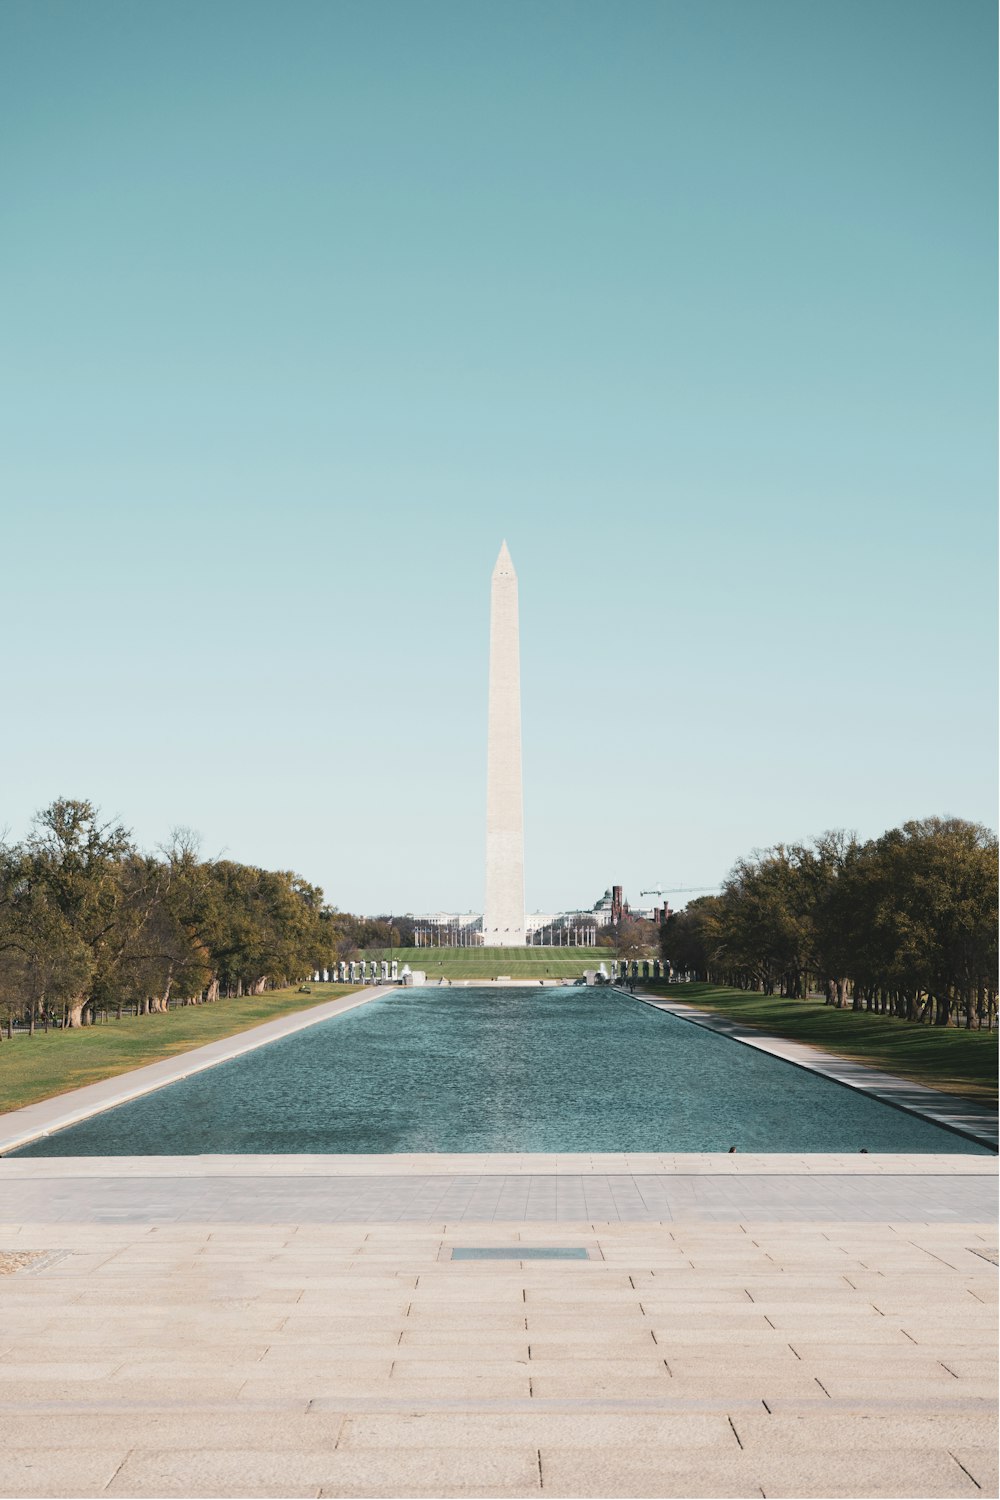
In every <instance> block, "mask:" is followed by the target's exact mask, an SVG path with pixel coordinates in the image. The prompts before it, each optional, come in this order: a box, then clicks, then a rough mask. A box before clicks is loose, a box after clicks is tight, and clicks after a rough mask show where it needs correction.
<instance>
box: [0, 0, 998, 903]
mask: <svg viewBox="0 0 1000 1500" xmlns="http://www.w3.org/2000/svg"><path fill="white" fill-rule="evenodd" d="M995 25H996V23H995V15H994V7H993V4H992V3H991V0H963V3H961V4H958V5H956V4H953V3H950V0H939V3H926V0H826V3H817V0H683V3H679V0H655V3H647V0H627V3H624V4H622V3H619V0H615V3H611V0H602V3H595V0H573V3H564V0H488V3H484V0H453V3H443V0H401V3H395V0H359V3H355V0H322V3H313V0H282V3H280V4H279V3H277V0H269V3H260V0H208V3H205V0H197V3H188V0H169V3H164V0H143V3H141V4H135V3H133V0H56V3H53V0H6V3H5V4H4V5H3V7H2V9H0V133H2V139H3V152H2V162H0V201H2V203H3V232H2V235H0V264H2V276H3V286H4V291H3V297H4V309H3V334H2V356H0V357H2V361H3V368H2V377H0V428H2V431H0V455H2V456H0V464H2V495H3V499H2V502H0V503H2V506H3V512H4V515H3V530H2V533H0V534H2V537H3V549H2V551H3V563H2V566H3V593H4V602H5V618H6V641H7V645H6V649H5V651H4V653H3V666H2V672H3V679H4V681H3V689H2V700H0V701H2V703H3V707H4V709H5V710H6V713H5V718H6V729H5V732H4V734H3V737H2V741H0V785H2V787H3V797H2V804H3V805H2V809H0V823H5V824H7V825H8V827H9V830H10V832H11V834H13V835H15V836H20V835H21V834H22V833H23V832H24V831H25V830H26V827H27V824H28V820H29V818H30V816H31V813H32V812H33V811H34V810H35V809H37V808H38V807H40V806H42V805H44V804H45V803H47V802H49V801H50V800H51V799H52V798H53V797H55V796H57V795H71V796H81V797H90V798H92V799H94V800H96V801H97V802H98V803H99V804H100V805H101V806H102V807H103V808H104V809H105V810H106V811H107V812H108V813H113V814H117V815H119V816H121V817H122V818H123V819H124V820H125V821H126V822H128V823H129V824H130V825H131V826H132V827H134V829H135V830H136V834H137V836H138V837H139V839H140V840H141V841H142V842H143V843H144V844H145V845H147V846H152V845H154V844H156V843H157V842H158V841H159V840H161V839H163V838H165V837H166V836H167V834H168V832H169V830H170V828H171V827H172V826H174V825H178V824H185V825H190V826H193V827H194V828H196V829H198V830H199V831H200V832H201V834H202V836H203V840H204V844H203V847H204V849H205V851H206V853H218V852H221V851H227V852H228V853H229V854H230V855H231V856H232V857H234V858H239V859H243V860H246V861H249V862H253V863H260V864H264V865H268V866H272V867H281V868H294V869H297V870H299V871H301V872H302V873H303V874H305V875H306V876H308V877H310V878H312V879H314V880H317V881H319V882H320V883H321V884H322V885H323V886H324V888H325V889H326V891H327V894H328V896H329V898H330V899H331V900H333V901H335V902H336V903H337V904H339V905H340V906H342V907H345V908H348V909H354V910H382V909H386V908H390V907H392V908H395V909H396V910H406V909H410V910H413V909H426V908H436V907H439V906H440V907H471V908H475V907H478V905H479V904H480V903H481V901H482V885H483V868H482V867H483V850H484V799H485V725H486V653H487V634H488V589H489V577H490V571H491V569H492V566H493V561H494V558H495V556H496V553H497V550H498V548H499V545H500V542H501V539H502V538H503V537H506V538H507V540H508V542H509V544H510V548H511V552H512V554H513V557H514V562H515V565H516V567H517V569H518V572H519V575H520V580H521V630H522V650H523V684H524V708H523V712H524V773H525V804H526V820H527V834H526V843H527V849H526V855H527V901H528V905H529V907H530V908H531V909H535V908H543V909H548V908H551V907H560V906H563V905H572V904H576V903H578V902H589V901H590V900H592V899H593V898H594V897H595V896H597V895H598V894H599V893H600V892H601V891H602V890H603V889H604V887H605V885H607V884H609V883H610V882H611V881H612V880H622V881H624V882H625V884H626V887H627V889H628V890H629V892H630V893H631V894H632V895H633V896H634V895H635V894H636V893H637V891H638V889H639V887H640V886H645V885H649V884H651V883H653V882H654V881H663V882H664V883H667V884H670V885H693V886H702V885H714V884H716V883H718V882H719V881H720V880H722V879H723V878H724V876H725V874H726V872H727V870H728V868H729V867H730V865H731V863H732V861H733V860H734V858H736V856H738V855H739V854H741V853H744V852H746V851H748V850H749V849H751V848H752V847H753V846H763V845H767V844H770V843H772V842H775V841H777V840H793V839H796V838H800V837H803V836H806V835H808V834H810V833H816V832H820V831H822V830H823V829H826V828H830V827H840V826H843V827H849V828H854V829H857V830H858V831H859V832H860V833H862V834H864V835H871V834H875V833H878V832H880V831H881V830H882V829H883V828H885V827H886V826H888V825H890V824H893V823H896V822H899V821H901V820H904V819H906V818H910V817H921V816H926V815H928V814H933V813H942V814H943V813H952V814H955V815H960V816H965V817H970V818H975V819H980V820H983V821H986V822H990V823H995V816H996V814H995V800H994V760H995V735H994V722H995V718H994V715H995V695H994V660H993V657H994V652H993V640H994V630H993V619H994V603H995V590H994V558H995V539H994V530H995V529H994V492H995V479H994V429H995V419H996V388H995V378H994V329H995V321H996V312H995V271H994V265H995V248H996V247H995V243H994V228H993V226H994V217H995V211H996V204H995V184H996V162H995V150H994V141H995V126H994V108H995V99H994V93H995V84H994V74H995V59H996V45H995V44H996V37H995ZM675 904H677V903H676V902H675Z"/></svg>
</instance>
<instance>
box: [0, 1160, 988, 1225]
mask: <svg viewBox="0 0 1000 1500" xmlns="http://www.w3.org/2000/svg"><path fill="white" fill-rule="evenodd" d="M88 1160H89V1159H88V1158H80V1157H61V1158H57V1159H55V1161H57V1162H58V1166H59V1171H58V1173H56V1172H46V1173H44V1174H41V1175H35V1174H24V1175H20V1174H15V1173H12V1172H11V1170H10V1168H11V1167H15V1166H22V1165H23V1166H24V1167H28V1166H29V1165H30V1166H35V1165H36V1161H37V1159H35V1158H25V1159H24V1161H23V1163H15V1162H0V1184H2V1196H0V1224H9V1223H18V1222H22V1221H27V1222H42V1223H62V1222H68V1223H79V1222H81V1221H89V1222H93V1223H99V1224H101V1223H104V1224H108V1223H125V1224H128V1223H134V1224H144V1223H154V1222H155V1223H160V1224H203V1223H206V1222H215V1223H220V1224H222V1223H228V1224H268V1223H293V1224H316V1223H320V1224H337V1223H352V1224H387V1223H440V1224H444V1223H448V1224H459V1223H476V1224H483V1223H486V1224H490V1223H505V1224H506V1223H520V1222H536V1223H539V1222H540V1223H552V1224H561V1223H579V1222H581V1221H584V1220H587V1221H592V1222H600V1223H606V1224H621V1223H632V1224H650V1223H654V1224H658V1223H675V1222H686V1223H692V1222H713V1221H717V1222H721V1223H740V1222H742V1221H743V1220H745V1219H753V1220H755V1221H762V1220H763V1221H766V1222H769V1223H791V1224H794V1223H805V1222H810V1221H816V1222H819V1221H824V1220H835V1221H841V1222H844V1221H850V1222H855V1223H860V1222H865V1221H869V1222H886V1221H891V1222H893V1223H948V1222H959V1223H984V1224H988V1223H990V1222H991V1221H993V1220H995V1219H996V1217H997V1177H996V1167H995V1163H994V1162H993V1161H991V1160H990V1159H989V1158H983V1157H968V1158H964V1159H963V1160H966V1161H971V1162H975V1163H977V1165H978V1168H979V1169H978V1171H977V1170H974V1169H966V1170H965V1171H964V1172H960V1173H950V1172H948V1171H947V1169H945V1170H942V1171H939V1172H935V1171H934V1169H933V1167H931V1168H930V1170H928V1171H925V1172H923V1173H920V1174H916V1173H899V1174H893V1173H892V1172H891V1168H890V1170H888V1171H883V1172H880V1173H856V1172H852V1171H850V1170H849V1168H845V1167H840V1168H837V1167H834V1168H833V1169H832V1170H830V1171H827V1172H824V1171H822V1170H821V1167H820V1166H814V1167H813V1169H812V1171H811V1172H809V1173H803V1172H795V1171H786V1172H784V1173H781V1172H775V1171H773V1170H772V1171H768V1172H763V1173H761V1174H759V1175H757V1174H754V1173H753V1172H752V1171H747V1170H745V1169H743V1170H741V1171H740V1172H739V1173H735V1172H734V1173H732V1174H727V1173H721V1172H719V1173H699V1172H690V1171H689V1172H687V1173H682V1172H670V1173H651V1172H648V1173H641V1172H633V1173H610V1172H587V1173H581V1172H572V1171H567V1170H565V1169H564V1170H562V1171H550V1172H531V1171H521V1172H504V1171H497V1170H494V1171H492V1172H489V1171H485V1172H476V1173H470V1172H468V1171H465V1172H462V1171H453V1172H451V1173H438V1172H434V1173H419V1174H416V1173H410V1174H405V1173H404V1174H397V1173H394V1172H393V1171H392V1163H393V1161H394V1158H393V1157H383V1158H371V1157H367V1158H361V1160H362V1161H363V1162H364V1161H367V1162H368V1163H369V1164H370V1167H371V1170H370V1172H369V1174H368V1175H362V1174H361V1173H358V1172H354V1173H351V1174H350V1175H345V1176H342V1175H340V1174H337V1173H335V1172H326V1173H324V1172H322V1171H321V1170H320V1169H321V1167H322V1163H323V1158H322V1157H319V1158H313V1163H314V1170H313V1171H312V1172H307V1171H304V1170H303V1171H299V1172H297V1173H294V1174H290V1175H289V1174H286V1173H282V1172H280V1171H275V1170H274V1167H275V1164H276V1161H277V1164H278V1165H279V1166H280V1162H281V1158H277V1159H276V1158H274V1157H270V1158H268V1157H251V1158H244V1160H243V1168H242V1170H241V1172H240V1173H239V1175H231V1176H224V1175H221V1174H220V1173H217V1172H216V1173H211V1174H209V1175H206V1174H204V1173H202V1172H201V1171H200V1170H199V1161H198V1158H190V1157H172V1158H170V1157H168V1158H159V1159H158V1160H159V1161H160V1162H163V1163H165V1164H166V1165H167V1166H168V1167H169V1165H170V1164H174V1171H173V1174H170V1173H169V1171H168V1172H159V1173H157V1174H156V1175H155V1176H145V1175H143V1174H142V1172H141V1163H142V1162H143V1160H148V1158H146V1159H144V1158H141V1157H139V1158H134V1157H133V1158H129V1157H124V1158H114V1157H113V1158H104V1159H103V1166H104V1169H105V1170H104V1173H103V1175H100V1176H95V1175H94V1173H93V1171H92V1170H84V1171H83V1172H82V1173H76V1172H74V1167H75V1165H76V1163H78V1162H80V1161H88ZM297 1160H299V1161H302V1160H303V1159H302V1158H297ZM454 1160H455V1158H451V1161H454ZM458 1160H459V1161H461V1158H458ZM526 1160H528V1161H530V1158H526ZM882 1160H883V1162H891V1161H892V1160H894V1158H882ZM925 1160H926V1158H925ZM932 1160H934V1159H933V1158H932ZM938 1160H944V1161H947V1160H948V1158H938ZM119 1162H122V1163H123V1166H124V1170H123V1171H121V1172H116V1171H115V1167H116V1166H117V1165H118V1163H119ZM254 1163H257V1164H258V1167H259V1172H258V1173H257V1174H256V1175H255V1174H254V1172H253V1170H252V1167H253V1164H254ZM47 1165H48V1163H47Z"/></svg>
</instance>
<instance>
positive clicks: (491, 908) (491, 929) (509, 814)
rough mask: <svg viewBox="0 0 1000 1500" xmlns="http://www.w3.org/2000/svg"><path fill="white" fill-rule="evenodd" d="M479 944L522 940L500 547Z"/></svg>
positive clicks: (514, 684)
mask: <svg viewBox="0 0 1000 1500" xmlns="http://www.w3.org/2000/svg"><path fill="white" fill-rule="evenodd" d="M483 943H484V944H485V945H487V946H493V947H502V948H512V947H520V946H521V945H522V944H523V943H524V812H523V807H522V800H521V663H520V650H519V644H518V624H517V574H516V573H515V572H514V564H513V563H512V562H511V560H510V553H509V552H508V551H507V543H506V542H504V544H503V546H502V547H501V548H500V556H499V557H498V558H497V561H496V567H495V568H494V569H493V584H492V588H491V591H490V715H489V742H488V746H487V753H486V909H485V911H484V913H483Z"/></svg>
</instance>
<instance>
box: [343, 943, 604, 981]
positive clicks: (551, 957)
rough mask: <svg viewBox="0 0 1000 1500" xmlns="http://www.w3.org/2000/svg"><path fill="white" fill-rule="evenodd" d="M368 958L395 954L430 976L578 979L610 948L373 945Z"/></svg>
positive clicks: (439, 977)
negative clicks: (410, 946)
mask: <svg viewBox="0 0 1000 1500" xmlns="http://www.w3.org/2000/svg"><path fill="white" fill-rule="evenodd" d="M365 956H366V957H367V958H378V959H381V958H390V957H391V958H396V959H398V960H399V967H400V968H402V967H403V965H404V964H409V966H410V968H411V969H423V971H424V973H425V974H426V975H427V977H428V978H429V979H495V978H496V976H497V975H498V974H507V975H509V977H510V978H511V979H561V978H568V979H578V978H579V977H580V975H581V974H582V973H583V971H584V969H596V968H597V967H598V965H599V964H601V963H603V964H604V966H605V968H607V969H608V970H609V972H610V958H611V949H610V948H393V950H392V953H391V954H390V952H389V950H388V948H372V949H369V950H368V952H367V954H366V955H365Z"/></svg>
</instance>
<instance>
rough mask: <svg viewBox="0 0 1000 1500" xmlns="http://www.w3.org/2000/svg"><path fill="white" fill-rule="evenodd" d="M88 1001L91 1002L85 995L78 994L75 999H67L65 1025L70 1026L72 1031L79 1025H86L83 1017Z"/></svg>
mask: <svg viewBox="0 0 1000 1500" xmlns="http://www.w3.org/2000/svg"><path fill="white" fill-rule="evenodd" d="M88 1003H89V1002H88V1000H87V998H86V996H85V995H77V997H76V999H75V1000H69V1001H67V1004H66V1021H65V1025H66V1026H68V1027H69V1029H70V1030H71V1031H75V1030H76V1029H77V1028H78V1027H80V1026H85V1025H86V1024H87V1023H86V1021H85V1020H84V1019H83V1016H84V1011H85V1010H86V1008H87V1005H88Z"/></svg>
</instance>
